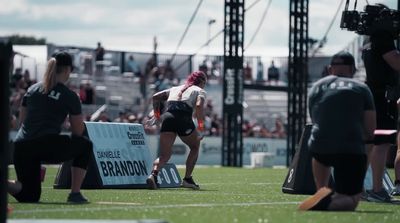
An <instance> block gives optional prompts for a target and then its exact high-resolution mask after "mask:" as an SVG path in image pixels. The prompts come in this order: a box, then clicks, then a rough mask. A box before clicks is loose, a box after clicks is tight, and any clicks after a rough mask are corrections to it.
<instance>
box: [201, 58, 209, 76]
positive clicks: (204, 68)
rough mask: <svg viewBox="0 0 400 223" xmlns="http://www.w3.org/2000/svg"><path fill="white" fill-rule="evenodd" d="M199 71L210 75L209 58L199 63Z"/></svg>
mask: <svg viewBox="0 0 400 223" xmlns="http://www.w3.org/2000/svg"><path fill="white" fill-rule="evenodd" d="M199 71H201V72H203V73H205V74H207V75H208V66H207V60H203V62H202V63H201V64H200V65H199Z"/></svg>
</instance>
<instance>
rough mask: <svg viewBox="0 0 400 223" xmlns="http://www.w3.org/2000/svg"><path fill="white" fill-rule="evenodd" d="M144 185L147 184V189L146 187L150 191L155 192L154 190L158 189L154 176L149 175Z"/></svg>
mask: <svg viewBox="0 0 400 223" xmlns="http://www.w3.org/2000/svg"><path fill="white" fill-rule="evenodd" d="M146 184H147V187H148V188H149V189H150V190H155V189H157V188H158V180H157V176H155V175H153V174H150V176H148V177H147V180H146Z"/></svg>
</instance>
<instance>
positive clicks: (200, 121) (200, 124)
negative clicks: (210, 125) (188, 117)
mask: <svg viewBox="0 0 400 223" xmlns="http://www.w3.org/2000/svg"><path fill="white" fill-rule="evenodd" d="M197 124H198V129H199V130H200V131H203V130H204V121H203V120H199V121H197Z"/></svg>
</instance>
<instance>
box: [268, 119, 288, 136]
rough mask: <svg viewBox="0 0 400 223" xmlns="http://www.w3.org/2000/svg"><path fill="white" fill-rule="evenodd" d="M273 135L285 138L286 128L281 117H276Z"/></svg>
mask: <svg viewBox="0 0 400 223" xmlns="http://www.w3.org/2000/svg"><path fill="white" fill-rule="evenodd" d="M271 136H272V137H274V138H285V137H286V130H285V125H284V124H283V121H282V119H281V118H277V119H275V129H274V130H273V131H272V132H271Z"/></svg>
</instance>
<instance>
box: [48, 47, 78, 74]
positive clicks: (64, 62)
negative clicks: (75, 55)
mask: <svg viewBox="0 0 400 223" xmlns="http://www.w3.org/2000/svg"><path fill="white" fill-rule="evenodd" d="M53 57H54V58H56V64H57V66H66V67H71V71H72V70H73V68H74V66H73V65H72V57H71V55H70V54H69V53H67V52H65V51H61V52H57V53H55V54H53Z"/></svg>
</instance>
